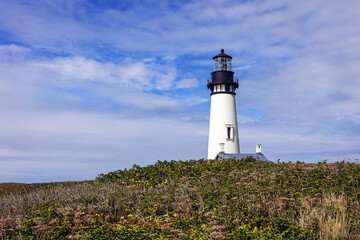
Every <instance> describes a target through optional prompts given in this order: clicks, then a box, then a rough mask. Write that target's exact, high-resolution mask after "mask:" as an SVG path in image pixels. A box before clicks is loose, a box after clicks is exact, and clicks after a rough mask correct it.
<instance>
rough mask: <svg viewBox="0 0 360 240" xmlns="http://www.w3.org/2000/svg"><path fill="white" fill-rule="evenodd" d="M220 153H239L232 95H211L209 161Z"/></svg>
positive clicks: (233, 96)
mask: <svg viewBox="0 0 360 240" xmlns="http://www.w3.org/2000/svg"><path fill="white" fill-rule="evenodd" d="M220 152H221V153H229V154H238V153H239V137H238V129H237V120H236V106H235V95H234V94H231V93H215V94H212V95H211V107H210V126H209V145H208V159H214V158H216V156H217V154H218V153H220Z"/></svg>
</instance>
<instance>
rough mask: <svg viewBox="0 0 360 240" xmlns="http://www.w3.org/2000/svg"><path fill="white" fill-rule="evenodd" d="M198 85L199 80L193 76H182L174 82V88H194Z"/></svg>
mask: <svg viewBox="0 0 360 240" xmlns="http://www.w3.org/2000/svg"><path fill="white" fill-rule="evenodd" d="M197 86H199V81H198V80H197V79H195V78H184V79H181V80H180V81H178V82H176V84H175V87H176V88H195V87H197Z"/></svg>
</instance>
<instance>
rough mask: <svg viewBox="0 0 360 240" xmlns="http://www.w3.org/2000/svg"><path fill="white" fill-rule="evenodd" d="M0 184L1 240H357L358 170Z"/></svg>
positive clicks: (228, 171) (206, 171) (295, 166)
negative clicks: (19, 184)
mask: <svg viewBox="0 0 360 240" xmlns="http://www.w3.org/2000/svg"><path fill="white" fill-rule="evenodd" d="M4 189H5V188H4V186H0V238H1V239H2V238H4V239H6V238H9V239H11V238H20V239H21V238H23V239H31V238H33V237H34V238H41V239H42V238H44V239H45V238H46V239H50V238H53V239H61V238H70V239H82V238H85V239H109V238H116V239H131V238H133V239H176V238H178V239H224V238H225V239H291V238H292V239H359V238H360V219H359V216H360V191H359V190H360V165H359V164H355V163H347V162H338V163H330V164H329V163H326V162H322V163H318V164H305V163H301V162H297V163H278V164H276V163H272V162H259V161H255V160H253V159H245V160H242V161H236V160H209V161H208V160H198V161H195V160H191V161H179V162H178V161H171V162H167V161H165V162H160V161H159V162H157V163H156V164H155V165H151V166H147V167H143V168H141V167H139V166H136V165H134V167H133V168H132V169H129V170H126V169H125V170H118V171H115V172H110V173H108V174H100V175H99V177H97V178H96V180H95V181H87V182H75V183H52V184H38V185H22V186H21V187H19V186H17V187H15V189H14V188H13V187H12V186H11V187H10V190H9V186H7V190H4Z"/></svg>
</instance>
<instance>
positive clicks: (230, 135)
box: [226, 124, 234, 141]
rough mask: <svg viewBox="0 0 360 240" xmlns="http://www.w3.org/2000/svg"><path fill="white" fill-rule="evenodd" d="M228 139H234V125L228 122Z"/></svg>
mask: <svg viewBox="0 0 360 240" xmlns="http://www.w3.org/2000/svg"><path fill="white" fill-rule="evenodd" d="M226 141H234V126H233V125H232V124H226Z"/></svg>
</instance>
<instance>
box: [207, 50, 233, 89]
mask: <svg viewBox="0 0 360 240" xmlns="http://www.w3.org/2000/svg"><path fill="white" fill-rule="evenodd" d="M213 60H214V68H213V70H212V73H211V77H210V78H209V79H208V84H207V87H208V88H209V89H210V91H211V95H212V94H217V93H230V94H234V95H235V89H237V88H238V87H239V83H238V80H237V78H234V71H233V68H232V66H231V60H232V57H231V56H229V55H227V54H226V53H224V49H221V53H220V54H218V55H216V56H215V57H213Z"/></svg>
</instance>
